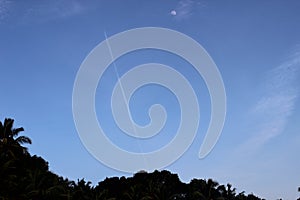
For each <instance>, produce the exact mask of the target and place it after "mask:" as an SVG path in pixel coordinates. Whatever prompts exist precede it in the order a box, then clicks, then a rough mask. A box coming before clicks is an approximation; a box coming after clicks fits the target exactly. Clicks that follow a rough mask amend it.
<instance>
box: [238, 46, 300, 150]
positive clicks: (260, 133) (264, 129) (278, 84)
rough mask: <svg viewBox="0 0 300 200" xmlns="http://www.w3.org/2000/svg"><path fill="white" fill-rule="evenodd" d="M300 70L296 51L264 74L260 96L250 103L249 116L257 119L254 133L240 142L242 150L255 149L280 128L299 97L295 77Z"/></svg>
mask: <svg viewBox="0 0 300 200" xmlns="http://www.w3.org/2000/svg"><path fill="white" fill-rule="evenodd" d="M299 71H300V51H297V52H295V53H293V54H292V55H291V56H290V58H289V59H288V60H287V61H285V62H283V63H282V64H281V65H279V66H278V67H275V68H274V69H272V70H271V71H269V73H268V74H267V75H266V84H265V89H264V95H263V96H262V97H261V98H260V99H259V101H258V102H257V103H256V104H255V105H254V107H253V109H252V111H251V115H253V117H254V118H255V119H257V120H258V123H257V124H256V125H255V127H256V128H257V130H255V131H257V134H256V135H255V136H254V137H253V138H251V139H250V140H249V141H247V143H246V144H244V145H243V149H244V150H245V151H248V150H249V149H252V150H253V149H254V150H255V149H258V148H259V147H261V146H262V145H263V144H265V143H266V142H267V141H268V140H270V139H271V138H273V137H275V136H277V135H279V134H280V133H282V132H283V131H284V128H285V127H286V124H287V122H288V118H289V117H290V116H291V115H292V113H293V110H294V108H295V106H296V100H297V98H298V96H299V86H298V85H297V83H296V82H297V78H298V76H299V74H298V72H299Z"/></svg>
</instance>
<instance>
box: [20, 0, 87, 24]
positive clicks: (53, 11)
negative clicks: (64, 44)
mask: <svg viewBox="0 0 300 200" xmlns="http://www.w3.org/2000/svg"><path fill="white" fill-rule="evenodd" d="M85 10H86V8H85V7H84V6H83V5H82V4H81V3H80V2H79V1H66V0H56V1H51V2H44V1H43V2H40V3H39V4H35V5H34V6H31V7H29V8H28V9H27V10H26V13H25V18H26V19H36V20H38V21H48V20H52V19H57V18H66V17H70V16H73V15H77V14H80V13H82V12H83V11H85Z"/></svg>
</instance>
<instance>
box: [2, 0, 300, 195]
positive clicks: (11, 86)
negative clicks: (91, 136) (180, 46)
mask: <svg viewBox="0 0 300 200" xmlns="http://www.w3.org/2000/svg"><path fill="white" fill-rule="evenodd" d="M299 9H300V2H299V1H296V0H291V1H279V0H274V1H229V2H224V1H221V0H219V1H200V0H199V1H196V0H179V1H176V0H153V1H146V0H141V1H137V0H136V1H134V0H128V1H124V0H123V1H121V0H111V1H108V0H103V1H91V0H88V1H80V0H72V1H67V0H53V1H37V0H35V1H34V0H28V1H17V0H0V68H1V79H0V89H1V91H2V93H1V98H0V119H1V120H4V118H5V117H12V118H14V119H16V126H23V127H24V128H25V130H26V135H28V136H29V137H30V138H31V139H32V140H33V144H32V145H31V146H30V153H32V154H37V155H40V156H42V157H43V158H45V159H46V160H47V161H49V165H50V169H51V170H52V171H54V172H55V173H58V174H60V175H62V176H64V177H68V178H70V179H77V178H83V177H84V178H85V179H87V180H91V181H92V182H93V183H95V184H96V183H97V181H99V180H102V179H104V178H105V177H111V176H122V175H126V176H128V175H130V174H125V173H122V172H118V171H115V170H113V169H110V168H108V167H106V166H105V165H103V164H101V163H100V162H99V161H97V160H96V159H95V158H93V156H92V155H90V154H89V153H88V151H87V150H86V149H85V147H84V146H83V144H82V143H81V141H80V139H79V136H78V134H77V131H76V128H75V125H74V122H73V116H72V91H73V84H74V80H75V77H76V73H77V71H78V69H79V67H80V65H81V63H82V62H83V60H84V58H85V57H86V56H87V55H88V53H89V52H90V51H91V50H92V49H93V48H94V47H95V46H96V45H98V44H99V43H100V42H101V41H103V40H104V39H105V34H104V33H105V32H106V33H107V35H108V37H109V36H111V35H114V34H116V33H119V32H122V31H125V30H128V29H132V28H138V27H145V26H155V27H164V28H169V29H174V30H177V31H180V32H182V33H184V34H186V35H188V36H190V37H192V38H193V39H195V40H196V41H197V42H199V43H200V44H201V45H202V46H203V47H204V48H205V49H206V50H207V52H208V53H209V54H210V56H211V57H212V58H213V60H214V61H215V63H216V64H217V66H218V68H219V70H220V73H221V75H222V77H223V81H224V84H225V88H226V93H227V117H226V122H225V126H224V129H223V132H222V135H221V137H220V139H219V141H218V143H217V145H216V146H215V148H214V149H213V151H212V152H211V153H210V154H209V155H208V156H207V157H206V158H204V159H202V160H199V159H198V152H199V147H200V145H201V143H202V141H203V138H204V134H205V131H206V129H207V127H208V123H209V119H210V101H209V94H208V91H207V89H206V86H205V83H204V82H203V80H202V79H201V77H200V76H199V77H198V76H195V74H194V73H193V71H192V70H191V69H190V68H189V67H190V66H188V65H186V64H185V63H184V62H183V61H182V60H180V59H178V58H176V56H174V55H173V56H172V55H169V54H167V53H165V52H159V51H158V52H157V51H141V52H135V53H133V54H129V55H127V56H128V57H126V58H125V57H124V58H122V59H120V60H117V61H116V65H117V66H120V65H122V63H123V64H126V66H128V67H127V68H122V69H130V65H137V64H142V63H147V62H150V61H151V62H153V60H154V61H155V62H161V63H165V64H168V65H170V66H173V67H174V68H175V69H178V70H179V71H180V72H181V73H183V74H185V75H186V77H187V79H189V80H191V82H192V85H193V87H195V90H196V91H198V92H197V97H198V98H199V102H200V109H201V110H200V111H201V113H200V114H201V121H200V126H199V131H198V134H197V136H196V138H195V141H194V142H193V144H192V145H191V147H190V148H189V150H188V151H187V152H186V153H185V154H184V155H183V156H182V157H181V158H180V159H179V160H177V161H176V162H175V163H173V164H172V165H170V166H168V167H167V168H166V169H168V170H171V171H172V172H174V173H178V174H179V176H180V178H181V180H183V181H189V180H190V179H191V178H193V177H196V178H213V179H215V180H217V181H218V182H219V183H222V184H225V183H227V182H230V183H232V184H233V186H234V187H236V188H237V190H238V191H240V192H241V191H243V190H245V191H246V192H247V193H248V192H253V193H254V194H256V195H259V196H261V197H264V198H267V199H275V198H285V199H295V198H296V197H298V196H299V195H298V194H297V187H298V186H300V161H299V152H300V135H299V132H300V126H299V119H300V100H299V91H300V88H299V85H300V84H299V82H300V77H299V76H300V37H299V36H300V26H299V24H300V14H299ZM174 11H175V12H176V14H175V12H174ZM174 42H176V41H174ZM182 66H183V67H182ZM122 73H124V72H122ZM115 79H116V77H114V75H113V73H109V72H108V73H107V75H106V77H105V79H104V80H103V84H104V85H102V86H101V85H99V86H98V89H97V94H96V107H97V116H98V118H105V120H106V121H105V120H104V126H105V128H106V129H107V130H112V131H111V135H108V137H109V138H110V139H111V140H112V141H113V142H114V143H116V144H118V145H119V146H121V147H122V148H125V149H127V150H130V151H140V150H141V149H139V148H136V146H135V145H134V144H136V143H137V142H136V141H133V139H132V141H130V140H129V139H128V138H125V137H123V136H122V133H121V132H118V131H117V129H116V128H115V124H114V123H113V121H112V120H111V114H110V113H109V108H107V106H106V104H103V105H102V104H101V105H100V104H97V101H98V100H97V99H101V98H107V97H109V92H110V91H109V90H110V89H111V88H112V86H111V84H109V83H111V82H112V80H115ZM105 83H106V84H105ZM158 102H159V103H161V104H162V105H164V106H165V108H166V110H167V112H168V113H170V114H169V115H168V116H169V118H168V120H167V123H166V127H165V129H164V130H163V131H164V134H163V136H162V135H161V134H160V135H158V136H157V138H155V137H154V138H152V139H151V140H152V141H138V143H139V142H140V143H142V144H143V147H144V148H145V149H143V150H144V151H151V150H153V149H155V148H157V147H161V146H163V145H164V144H165V143H166V142H167V141H168V140H169V139H170V138H172V137H173V135H172V133H173V132H174V130H176V128H177V127H178V122H179V117H180V116H179V114H180V110H179V108H178V103H177V102H176V99H175V98H174V96H172V94H170V92H169V91H168V90H166V89H164V88H162V87H157V86H148V87H144V88H143V90H141V91H138V92H137V93H136V94H135V95H134V96H133V100H132V103H131V104H130V106H131V107H132V115H133V118H134V119H135V120H136V122H137V123H140V124H146V123H147V122H148V121H147V120H149V119H148V118H147V115H146V112H147V109H148V107H149V105H152V104H153V103H158ZM118 134H119V135H118Z"/></svg>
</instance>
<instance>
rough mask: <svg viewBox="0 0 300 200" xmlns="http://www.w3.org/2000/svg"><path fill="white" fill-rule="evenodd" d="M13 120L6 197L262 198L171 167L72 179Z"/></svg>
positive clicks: (1, 175)
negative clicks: (34, 148)
mask: <svg viewBox="0 0 300 200" xmlns="http://www.w3.org/2000/svg"><path fill="white" fill-rule="evenodd" d="M13 123H14V120H13V119H5V120H4V122H3V123H2V122H0V200H19V199H20V200H21V199H22V200H23V199H32V200H48V199H49V200H50V199H51V200H54V199H74V200H77V199H78V200H85V199H86V200H93V199H103V200H108V199H109V200H117V199H121V200H131V199H132V200H156V199H157V200H167V199H168V200H171V199H174V200H175V199H176V200H179V199H188V200H212V199H215V200H229V199H230V200H260V198H259V197H256V196H255V195H253V194H248V195H246V194H245V193H244V192H242V193H238V194H237V193H236V190H235V188H233V187H232V186H231V185H230V184H227V185H219V184H218V183H217V182H216V181H214V180H211V179H208V180H203V179H193V180H191V181H190V183H183V182H181V181H180V180H179V178H178V175H177V174H173V173H171V172H169V171H165V170H164V171H154V172H153V173H147V172H143V171H141V172H139V173H136V174H135V175H133V177H128V178H126V177H112V178H106V179H105V180H103V181H100V182H99V183H98V184H97V185H96V186H92V185H91V182H88V181H85V180H84V179H81V180H77V181H71V180H68V179H66V178H63V177H61V176H59V175H57V174H55V173H53V172H51V171H49V167H48V163H47V162H46V161H45V160H44V159H43V158H41V157H38V156H36V155H33V156H32V155H30V154H29V152H28V150H27V148H25V147H24V146H22V145H23V144H31V140H30V139H29V138H28V137H26V136H19V133H20V132H22V131H24V129H23V128H14V127H13ZM299 190H300V188H299Z"/></svg>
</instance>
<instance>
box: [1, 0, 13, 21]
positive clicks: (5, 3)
mask: <svg viewBox="0 0 300 200" xmlns="http://www.w3.org/2000/svg"><path fill="white" fill-rule="evenodd" d="M10 4H11V1H9V0H0V22H1V21H2V20H3V19H5V18H6V17H7V15H8V11H9V7H10Z"/></svg>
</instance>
